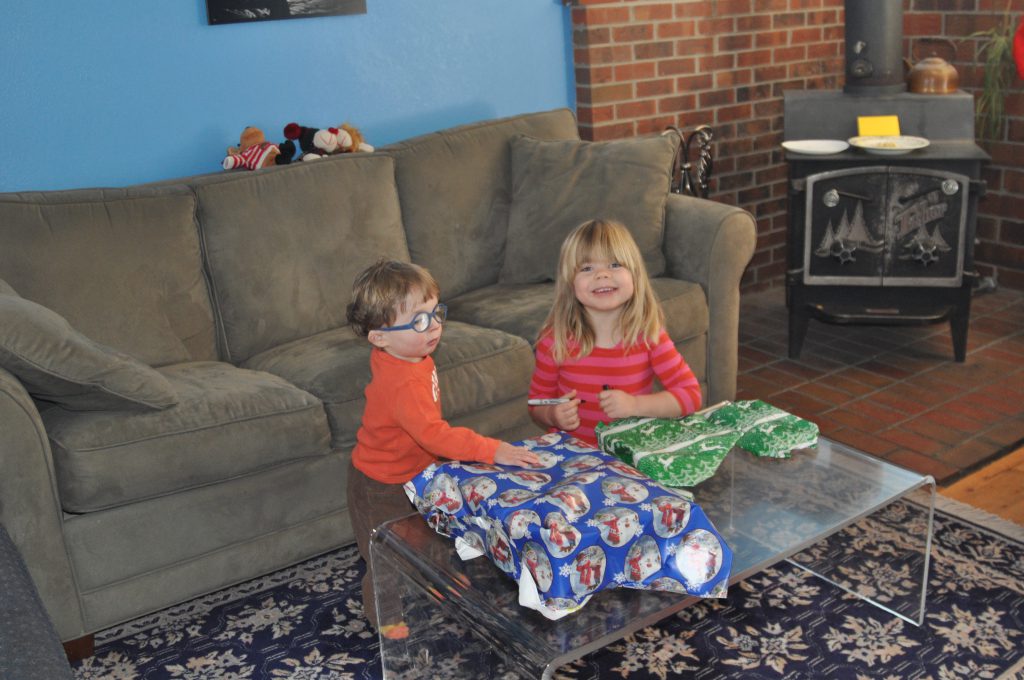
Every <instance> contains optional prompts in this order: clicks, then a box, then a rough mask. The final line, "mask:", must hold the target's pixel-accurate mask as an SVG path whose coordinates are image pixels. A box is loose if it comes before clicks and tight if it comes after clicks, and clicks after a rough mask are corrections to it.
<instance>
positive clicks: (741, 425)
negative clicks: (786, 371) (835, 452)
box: [705, 399, 818, 458]
mask: <svg viewBox="0 0 1024 680" xmlns="http://www.w3.org/2000/svg"><path fill="white" fill-rule="evenodd" d="M705 417H706V418H707V419H708V421H710V422H714V423H718V424H719V425H722V426H725V427H731V428H733V429H735V430H736V431H738V432H740V433H742V436H741V437H740V438H739V441H737V442H736V444H737V446H739V447H740V448H741V449H745V450H747V451H749V452H750V453H752V454H754V455H755V456H761V457H766V458H789V457H790V456H791V455H792V452H793V450H794V449H803V448H807V447H808V446H814V445H815V444H817V443H818V426H817V425H815V424H814V423H812V422H810V421H809V420H804V419H803V418H798V417H797V416H794V415H792V414H791V413H787V412H786V411H783V410H782V409H780V408H776V407H775V406H772V405H771V404H766V403H765V402H763V401H760V400H758V399H755V400H750V401H737V402H735V403H730V402H725V403H724V404H722V405H721V406H718V407H715V408H714V409H711V410H709V411H708V412H707V413H706V414H705Z"/></svg>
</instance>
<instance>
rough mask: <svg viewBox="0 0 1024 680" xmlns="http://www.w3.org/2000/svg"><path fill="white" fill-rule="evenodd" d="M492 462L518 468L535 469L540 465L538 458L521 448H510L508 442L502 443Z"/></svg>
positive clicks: (531, 452)
mask: <svg viewBox="0 0 1024 680" xmlns="http://www.w3.org/2000/svg"><path fill="white" fill-rule="evenodd" d="M494 462H495V463H497V464H498V465H517V466H519V467H537V466H538V465H540V456H538V455H537V454H536V453H534V452H533V451H531V450H530V449H524V448H523V447H521V446H512V445H511V444H509V443H508V442H502V443H501V446H499V447H498V450H497V451H495V452H494Z"/></svg>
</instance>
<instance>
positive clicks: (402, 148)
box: [385, 109, 579, 297]
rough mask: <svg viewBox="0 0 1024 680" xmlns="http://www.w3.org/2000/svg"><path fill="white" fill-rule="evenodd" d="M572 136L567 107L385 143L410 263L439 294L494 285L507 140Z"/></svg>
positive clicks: (504, 204) (504, 224) (504, 217)
mask: <svg viewBox="0 0 1024 680" xmlns="http://www.w3.org/2000/svg"><path fill="white" fill-rule="evenodd" d="M523 133H525V134H528V135H531V136H533V137H536V138H538V139H579V133H578V132H577V130H576V119H575V117H574V116H573V114H572V112H571V111H570V110H569V109H558V110H554V111H544V112H540V113H529V114H524V115H519V116H513V117H510V118H501V119H496V120H488V121H484V122H481V123H473V124H470V125H462V126H459V127H454V128H451V129H448V130H442V131H440V132H434V133H431V134H428V135H422V136H420V137H414V138H412V139H409V140H406V141H403V142H399V143H398V144H394V145H391V146H388V147H386V149H385V150H386V151H387V152H388V153H390V154H391V155H392V156H394V157H395V162H396V174H397V177H398V195H399V198H400V199H401V201H402V220H403V222H404V223H405V230H406V236H407V237H408V240H409V252H410V253H411V255H412V259H413V262H417V263H419V264H421V265H423V266H424V267H426V268H427V269H429V270H430V271H431V272H432V273H433V274H434V276H435V277H436V278H437V280H438V283H440V284H441V292H442V294H443V295H446V296H449V297H454V296H456V295H460V294H462V293H465V292H466V291H470V290H473V289H475V288H480V287H481V286H486V285H489V284H492V283H495V282H497V280H498V270H499V269H500V268H501V262H502V255H501V253H502V250H503V248H504V247H505V234H506V231H507V229H508V211H509V202H510V199H511V194H510V188H511V181H510V175H509V168H510V164H509V146H508V140H509V138H510V137H512V136H513V135H516V134H523Z"/></svg>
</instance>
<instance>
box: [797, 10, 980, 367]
mask: <svg viewBox="0 0 1024 680" xmlns="http://www.w3.org/2000/svg"><path fill="white" fill-rule="evenodd" d="M851 7H855V8H856V9H855V10H854V12H853V13H851V11H850V10H851ZM894 7H895V9H893V8H894ZM886 13H888V14H886ZM897 14H898V15H897ZM901 20H902V3H901V2H900V0H852V1H851V0H848V2H847V30H846V34H847V35H846V37H847V84H846V87H845V88H844V91H843V92H833V91H789V92H786V93H785V99H784V121H785V122H784V138H785V139H786V140H787V141H789V140H809V139H840V140H846V139H848V138H850V137H854V136H856V135H857V118H858V116H884V115H895V116H898V117H899V123H900V132H901V134H902V135H912V136H917V137H923V138H925V139H927V140H928V141H929V145H928V146H927V147H925V148H922V149H917V150H913V151H909V152H906V153H898V152H894V151H893V150H889V149H878V150H874V153H871V152H869V151H866V150H864V149H860V148H854V147H850V148H849V149H847V150H845V151H842V152H840V153H835V154H829V155H811V154H804V153H796V152H793V151H787V152H786V156H785V158H786V162H787V164H788V168H789V180H790V181H789V188H790V193H789V233H788V241H787V246H788V256H787V257H788V262H787V273H786V302H787V305H788V307H789V355H790V357H793V358H797V357H799V355H800V350H801V346H802V344H803V338H804V334H805V333H806V330H807V324H808V321H809V319H810V318H811V317H814V318H817V319H819V320H822V321H826V322H830V323H850V324H922V323H937V322H942V321H947V320H948V321H949V322H950V328H951V332H952V337H953V354H954V357H955V359H956V360H957V361H963V360H964V358H965V354H966V348H967V325H968V319H969V316H970V307H971V291H972V289H973V287H974V285H975V281H976V279H977V277H978V275H977V273H976V272H975V270H974V238H975V222H976V207H977V201H978V198H979V196H980V195H981V194H982V193H983V192H984V183H983V182H982V180H981V169H982V165H983V163H985V162H986V161H988V160H989V157H988V155H987V154H985V152H984V151H982V150H981V149H980V148H979V147H978V146H977V145H976V144H975V143H974V100H973V98H972V97H971V96H970V95H969V94H966V93H964V92H956V93H954V94H944V95H920V94H911V93H908V92H906V91H905V89H906V88H905V86H904V84H903V83H904V81H903V75H902V74H903V70H902V60H900V59H899V51H898V49H894V48H893V43H894V42H895V44H896V45H899V42H900V40H901V38H902V28H901V23H900V21H901ZM862 24H863V25H862ZM894 27H895V29H894ZM878 30H881V31H884V32H887V35H886V36H884V37H878V36H876V37H872V36H871V35H869V32H872V31H878ZM894 30H898V33H897V37H896V39H895V41H894V40H893V38H892V35H891V34H892V33H893V31H894ZM879 45H882V46H884V47H885V49H881V48H879V47H878V46H879ZM894 54H895V59H896V62H895V64H892V63H887V64H877V63H874V64H873V63H872V62H871V58H872V55H880V56H879V58H880V59H884V60H886V61H887V62H891V61H892V60H893V58H894V57H893V55H894Z"/></svg>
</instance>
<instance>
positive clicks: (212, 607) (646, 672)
mask: <svg viewBox="0 0 1024 680" xmlns="http://www.w3.org/2000/svg"><path fill="white" fill-rule="evenodd" d="M900 507H901V506H900V505H898V504H896V505H893V506H890V509H889V510H887V511H886V512H885V513H883V514H878V515H875V516H873V517H871V518H868V519H866V520H863V521H861V522H860V523H858V524H857V525H854V526H853V527H851V528H850V529H849V530H847V531H846V532H845V533H844V534H843V535H842V537H841V540H833V541H831V542H825V543H820V544H818V545H816V546H814V547H812V548H810V549H809V550H808V551H806V552H805V553H803V554H801V556H800V557H799V559H800V560H802V561H808V562H813V561H815V560H820V559H834V560H837V561H842V562H843V563H844V565H845V564H849V565H850V566H849V567H845V566H844V568H843V570H841V571H842V572H843V573H846V574H847V575H848V576H849V584H850V585H854V584H855V583H856V581H857V579H858V574H862V573H863V571H864V569H877V568H878V565H879V564H881V563H882V560H879V559H878V558H879V557H881V556H884V555H885V554H886V552H887V551H889V550H892V549H893V545H894V542H898V541H899V540H900V538H899V537H900V534H901V531H900V527H901V522H903V521H905V517H904V516H903V515H902V513H901V511H900ZM851 556H853V557H855V558H856V560H854V561H851ZM362 572H363V564H362V562H361V560H360V559H359V557H358V555H357V553H356V552H355V550H354V548H345V549H342V550H339V551H336V552H333V553H330V554H328V555H324V556H321V557H318V558H315V559H313V560H310V561H308V562H305V563H303V564H301V565H298V566H296V567H293V568H291V569H287V570H284V571H281V572H278V573H276V574H274V575H272V576H268V577H266V578H264V579H259V580H257V581H253V582H249V583H246V584H242V585H240V586H236V587H235V588H232V589H228V590H225V591H221V592H219V593H215V594H213V595H210V596H207V597H205V598H200V599H197V600H195V601H193V602H189V603H186V604H183V605H181V606H179V607H175V608H173V609H170V610H167V611H165V612H160V613H159V614H156V615H154V616H151V617H147V618H145V619H140V620H137V621H133V622H130V623H129V624H126V625H124V626H120V627H118V628H114V629H110V630H107V631H104V632H103V633H101V634H100V635H98V636H97V644H98V646H97V650H96V654H95V655H94V656H93V657H91V658H89V659H86V660H84V661H82V662H79V663H77V664H75V665H74V672H75V676H76V678H78V679H79V680H98V679H100V678H116V679H118V680H134V679H136V678H172V679H177V678H181V679H188V680H200V679H203V680H206V679H209V680H236V679H238V680H240V679H242V678H301V679H303V680H347V679H352V680H355V679H363V678H367V679H369V678H379V677H380V675H381V671H380V668H381V667H380V659H379V655H378V643H377V639H376V636H375V635H373V634H372V633H371V632H370V630H369V629H368V626H367V624H366V622H365V619H364V618H363V616H362V611H361V609H362V607H361V603H360V598H359V580H360V578H361V576H362ZM888 576H889V577H888V578H885V579H882V583H883V585H881V586H876V587H877V591H876V592H875V593H874V597H875V599H877V600H878V601H880V602H885V601H886V599H887V598H891V597H898V596H905V595H907V592H905V591H906V590H907V589H908V588H909V587H912V585H910V584H912V582H913V579H908V578H906V577H905V575H902V574H899V573H897V572H894V573H892V574H891V575H888ZM1022 584H1024V545H1022V543H1021V542H1020V536H1014V537H1010V536H1008V535H1005V534H1003V533H998V532H994V531H990V530H988V529H986V528H983V527H982V526H980V525H977V524H974V523H972V522H970V521H968V520H966V519H962V518H960V517H957V516H955V515H952V514H947V513H945V512H937V513H936V516H935V537H934V542H933V545H932V561H931V574H930V581H929V589H928V607H927V613H926V620H925V625H924V626H922V627H920V628H918V627H916V626H913V625H911V624H909V623H906V622H905V621H903V620H901V619H899V618H897V617H894V616H891V615H889V614H887V613H886V612H884V611H882V610H881V609H878V608H877V607H874V606H872V605H871V604H869V603H867V602H864V601H863V600H860V599H859V598H856V597H854V596H851V595H849V594H847V593H845V592H844V591H843V590H842V589H840V588H837V587H835V586H833V585H831V584H829V583H827V582H825V581H822V580H821V579H818V578H817V577H815V576H813V575H812V574H810V573H808V572H807V571H805V570H803V569H800V568H798V567H796V566H794V565H792V564H787V563H782V564H780V565H778V566H776V567H774V568H770V569H766V570H765V571H763V572H762V573H760V574H758V575H756V576H754V577H751V578H749V579H747V580H746V581H744V582H742V583H739V584H736V585H734V586H733V587H732V588H730V591H729V596H728V598H727V599H725V600H702V601H701V602H699V603H698V604H696V605H694V606H693V607H691V608H689V609H685V610H683V611H682V612H680V613H679V614H677V615H675V616H673V617H671V618H669V619H667V620H665V621H663V622H662V623H660V624H659V625H656V626H651V627H649V628H645V629H643V630H641V631H639V632H637V633H636V634H634V635H631V636H629V637H627V638H625V639H623V640H621V641H619V642H617V643H613V644H611V645H609V646H608V647H606V648H604V649H602V650H600V651H598V652H595V653H593V654H590V655H588V656H586V657H584V658H583V659H581V660H579V661H577V662H575V663H572V664H569V665H566V666H564V667H562V668H561V669H559V671H558V672H557V674H556V677H558V678H563V679H565V680H584V679H587V678H630V679H631V680H633V679H641V680H643V679H646V678H658V679H659V680H667V679H668V678H689V677H692V678H733V677H735V678H741V677H742V678H755V679H760V678H785V679H793V680H795V679H810V678H850V679H851V680H861V679H862V678H863V679H864V680H867V679H869V678H871V679H877V678H881V679H883V680H889V679H893V680H895V679H897V678H900V679H905V678H920V679H925V678H927V679H932V680H953V679H955V678H972V679H974V678H993V679H995V678H1009V677H1019V676H1020V674H1021V673H1022V672H1024V585H1022ZM437 624H438V625H439V626H443V627H445V629H446V630H450V633H451V638H452V641H453V643H452V652H451V654H450V655H448V656H447V657H445V658H443V659H429V658H428V659H422V660H421V666H420V668H419V669H418V672H417V675H419V676H421V677H425V678H443V677H445V676H448V675H451V674H453V673H455V672H457V671H459V670H463V671H464V669H466V668H486V669H489V670H488V671H486V672H484V673H483V674H482V675H480V676H479V677H493V678H506V679H508V680H511V679H512V678H513V677H514V676H512V675H511V674H509V673H507V672H506V671H504V669H503V668H502V667H501V665H500V664H498V665H496V666H495V665H483V664H485V663H489V662H487V661H481V660H479V659H473V658H466V657H464V656H463V655H462V654H461V652H460V647H461V646H460V645H459V643H458V640H459V637H460V636H461V635H464V634H465V633H464V631H460V629H459V627H458V626H457V625H456V624H454V623H451V622H444V621H441V620H438V622H437Z"/></svg>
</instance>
